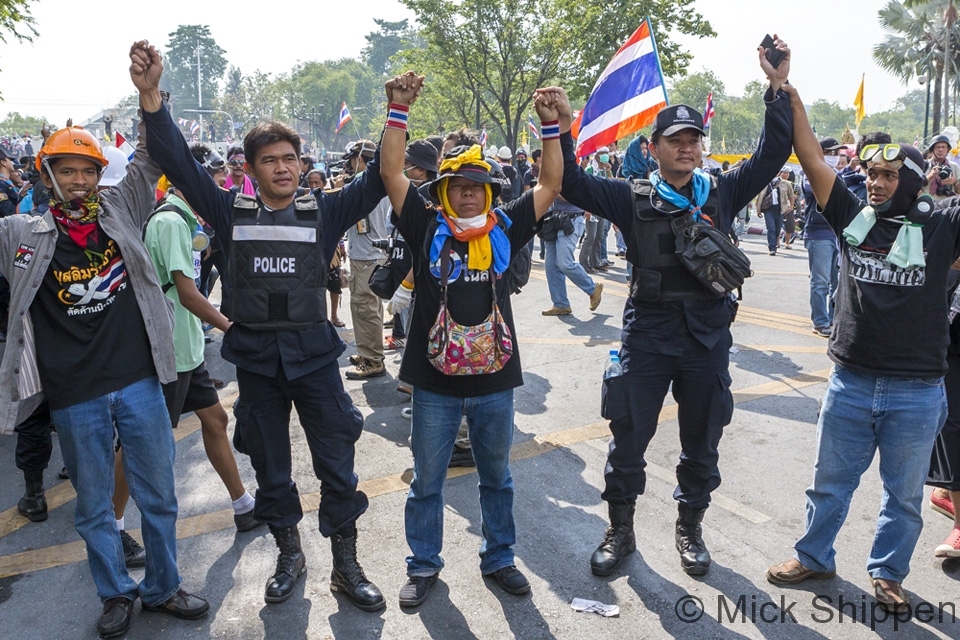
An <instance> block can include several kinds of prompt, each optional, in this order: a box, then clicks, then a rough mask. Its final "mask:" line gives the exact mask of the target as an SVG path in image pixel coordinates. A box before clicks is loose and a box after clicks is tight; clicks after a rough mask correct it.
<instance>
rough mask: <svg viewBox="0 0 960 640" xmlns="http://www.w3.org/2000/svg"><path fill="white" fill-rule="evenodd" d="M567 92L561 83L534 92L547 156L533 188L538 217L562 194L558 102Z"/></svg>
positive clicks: (544, 150) (542, 158)
mask: <svg viewBox="0 0 960 640" xmlns="http://www.w3.org/2000/svg"><path fill="white" fill-rule="evenodd" d="M560 96H563V97H564V98H566V94H565V93H564V91H563V89H561V88H560V87H549V88H547V89H538V90H537V91H536V92H535V93H534V97H533V106H534V108H536V110H537V115H538V116H540V123H541V138H542V140H543V156H542V157H541V158H540V177H539V178H538V179H537V186H535V187H534V188H533V207H534V210H535V211H536V215H537V220H539V219H540V218H542V217H543V216H544V215H545V214H546V213H547V210H548V209H549V208H550V205H551V204H553V201H554V200H555V199H556V197H557V196H558V195H560V187H561V186H562V185H563V153H562V151H561V150H560V122H559V121H560V113H559V111H558V109H557V103H558V101H559V100H560Z"/></svg>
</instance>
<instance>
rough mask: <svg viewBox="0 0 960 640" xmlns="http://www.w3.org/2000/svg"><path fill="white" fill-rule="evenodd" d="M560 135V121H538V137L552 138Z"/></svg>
mask: <svg viewBox="0 0 960 640" xmlns="http://www.w3.org/2000/svg"><path fill="white" fill-rule="evenodd" d="M559 137H560V121H559V120H550V121H541V122H540V138H541V139H543V140H553V139H556V138H559Z"/></svg>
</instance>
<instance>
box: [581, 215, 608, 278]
mask: <svg viewBox="0 0 960 640" xmlns="http://www.w3.org/2000/svg"><path fill="white" fill-rule="evenodd" d="M602 224H603V219H602V218H600V217H598V216H591V217H590V220H587V219H586V216H584V219H583V229H584V236H583V244H581V245H580V259H579V262H580V266H581V267H583V268H584V270H586V269H596V268H597V267H599V266H600V260H601V257H600V236H599V235H598V234H599V231H600V227H601V225H602Z"/></svg>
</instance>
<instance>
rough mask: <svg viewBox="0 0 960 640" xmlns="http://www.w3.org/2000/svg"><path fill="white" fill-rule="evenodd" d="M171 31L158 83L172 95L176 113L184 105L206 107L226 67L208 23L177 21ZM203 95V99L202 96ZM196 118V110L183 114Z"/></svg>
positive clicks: (222, 54)
mask: <svg viewBox="0 0 960 640" xmlns="http://www.w3.org/2000/svg"><path fill="white" fill-rule="evenodd" d="M169 35H170V41H169V42H168V43H167V51H166V53H165V59H164V72H163V80H162V84H161V88H162V89H166V90H167V91H169V92H170V95H171V106H172V107H173V112H174V114H176V115H180V114H182V113H183V110H184V109H197V108H200V106H201V103H202V108H204V109H209V108H211V107H212V105H213V103H214V100H215V99H216V98H217V96H218V93H219V82H220V80H221V78H223V73H224V71H226V69H227V60H226V57H225V53H226V52H225V51H224V50H223V49H221V48H220V47H219V46H218V45H217V43H216V41H215V40H214V39H213V36H211V35H210V27H208V26H207V25H180V26H179V27H177V30H176V31H174V32H173V33H171V34H169ZM198 46H199V47H200V55H199V59H200V93H198V92H197V47H198ZM201 98H202V99H201ZM185 116H189V117H191V118H195V117H196V114H193V115H191V114H189V113H188V114H185Z"/></svg>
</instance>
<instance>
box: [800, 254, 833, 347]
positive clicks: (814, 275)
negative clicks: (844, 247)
mask: <svg viewBox="0 0 960 640" xmlns="http://www.w3.org/2000/svg"><path fill="white" fill-rule="evenodd" d="M804 245H806V247H807V261H808V262H809V263H810V319H811V320H813V326H814V327H821V328H827V327H829V326H830V325H832V324H833V296H834V294H835V293H836V292H837V280H838V278H839V275H840V268H839V266H838V265H837V259H838V257H839V255H838V253H839V249H838V248H837V241H836V239H835V238H830V239H823V240H810V239H809V238H808V239H807V240H805V241H804Z"/></svg>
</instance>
